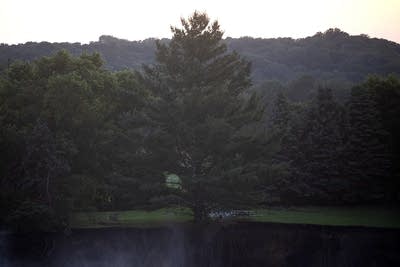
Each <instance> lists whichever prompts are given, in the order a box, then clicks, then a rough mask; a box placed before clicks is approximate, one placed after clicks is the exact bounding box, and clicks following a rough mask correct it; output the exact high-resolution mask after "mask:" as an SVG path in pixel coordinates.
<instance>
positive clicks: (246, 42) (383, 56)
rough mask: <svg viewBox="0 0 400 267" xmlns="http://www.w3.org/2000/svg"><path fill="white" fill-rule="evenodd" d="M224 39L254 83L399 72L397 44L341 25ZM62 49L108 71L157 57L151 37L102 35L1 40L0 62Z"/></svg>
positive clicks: (399, 48) (350, 78)
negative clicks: (301, 34) (95, 55)
mask: <svg viewBox="0 0 400 267" xmlns="http://www.w3.org/2000/svg"><path fill="white" fill-rule="evenodd" d="M163 41H165V42H168V41H169V40H168V39H165V40H163ZM225 42H227V44H228V47H229V49H234V50H236V51H237V52H239V54H241V55H243V56H244V57H246V58H247V59H249V60H250V61H251V62H252V66H253V67H252V76H253V80H254V81H255V82H256V83H257V82H259V81H264V80H271V79H272V80H279V81H283V82H285V81H290V80H293V79H295V78H297V77H299V76H303V75H310V76H313V77H316V78H318V79H324V80H331V79H334V80H344V81H351V82H359V81H361V80H363V79H364V78H365V77H366V76H367V75H369V74H400V44H397V43H394V42H390V41H388V40H384V39H376V38H369V37H368V36H366V35H357V36H350V35H349V34H347V33H345V32H343V31H340V30H339V29H329V30H327V31H326V32H324V33H317V34H315V35H314V36H311V37H307V38H304V39H292V38H277V39H261V38H251V37H242V38H227V39H225ZM60 49H66V50H68V51H70V52H71V53H72V54H74V55H79V54H81V53H82V52H94V51H97V52H99V53H100V54H101V55H102V57H103V59H104V60H105V63H106V66H107V67H108V68H109V69H111V70H121V69H125V68H139V67H140V66H141V65H142V64H148V63H152V62H154V60H155V58H154V51H155V39H146V40H143V41H127V40H123V39H118V38H115V37H112V36H105V35H103V36H101V37H100V38H99V40H98V41H97V42H91V43H90V44H80V43H49V42H41V43H34V42H28V43H25V44H19V45H7V44H1V45H0V66H1V67H2V68H4V67H6V66H7V64H8V62H10V61H13V60H16V59H20V60H32V59H37V58H40V57H42V56H46V55H51V54H54V53H55V52H56V51H58V50H60Z"/></svg>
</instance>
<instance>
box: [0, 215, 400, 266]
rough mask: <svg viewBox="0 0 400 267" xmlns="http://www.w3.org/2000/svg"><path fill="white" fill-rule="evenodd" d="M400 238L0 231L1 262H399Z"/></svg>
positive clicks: (224, 231)
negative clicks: (20, 232)
mask: <svg viewBox="0 0 400 267" xmlns="http://www.w3.org/2000/svg"><path fill="white" fill-rule="evenodd" d="M399 240H400V231H399V230H380V229H371V228H369V229H367V228H335V227H320V226H299V225H291V226H290V225H275V224H257V223H240V224H233V225H203V226H194V225H189V226H188V225H186V226H182V225H181V226H172V227H165V228H157V229H97V230H76V231H73V232H72V233H71V234H70V235H64V234H54V233H53V234H24V235H11V234H2V235H1V243H0V253H1V254H0V255H1V257H0V266H1V267H16V266H18V267H36V266H57V267H106V266H113V267H128V266H129V267H131V266H135V267H136V266H138V267H141V266H144V267H148V266H149V267H150V266H154V267H156V266H157V267H181V266H182V267H197V266H198V267H206V266H209V267H227V266H232V267H236V266H308V267H312V266H341V267H343V266H344V267H345V266H349V267H350V266H363V267H364V266H399V264H400V255H398V251H399V249H400V244H399Z"/></svg>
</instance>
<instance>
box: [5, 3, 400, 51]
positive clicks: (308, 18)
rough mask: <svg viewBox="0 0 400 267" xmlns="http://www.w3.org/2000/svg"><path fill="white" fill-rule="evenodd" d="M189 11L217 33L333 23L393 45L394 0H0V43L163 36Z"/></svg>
mask: <svg viewBox="0 0 400 267" xmlns="http://www.w3.org/2000/svg"><path fill="white" fill-rule="evenodd" d="M194 10H199V11H206V12H207V13H208V14H209V16H210V17H211V19H218V21H219V22H220V24H221V28H222V29H223V30H224V31H225V37H228V36H230V37H241V36H253V37H264V38H270V37H293V38H301V37H306V36H310V35H314V34H315V33H316V32H318V31H322V32H323V31H325V30H327V29H328V28H335V27H336V28H340V29H342V30H343V31H346V32H348V33H350V34H361V33H363V34H368V35H369V36H371V37H378V38H385V39H389V40H392V41H395V42H397V43H400V0H303V1H301V0H244V1H243V0H241V1H235V0H226V1H225V0H223V1H220V0H197V1H192V0H164V1H156V0H141V1H135V0H112V1H103V0H0V43H23V42H27V41H50V42H62V41H68V42H81V43H88V42H90V41H96V40H98V37H99V36H100V35H103V34H106V35H113V36H115V37H118V38H123V39H128V40H143V39H146V38H148V37H156V38H160V37H171V33H170V30H169V26H170V25H174V26H177V25H180V22H179V18H180V17H182V16H183V17H187V16H188V15H190V14H191V13H192V12H193V11H194Z"/></svg>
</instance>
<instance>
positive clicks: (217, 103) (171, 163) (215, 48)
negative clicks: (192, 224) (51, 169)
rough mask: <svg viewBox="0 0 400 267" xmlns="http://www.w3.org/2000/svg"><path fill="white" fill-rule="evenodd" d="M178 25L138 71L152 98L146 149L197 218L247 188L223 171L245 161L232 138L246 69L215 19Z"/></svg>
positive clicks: (239, 119) (199, 17) (200, 17)
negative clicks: (174, 178)
mask: <svg viewBox="0 0 400 267" xmlns="http://www.w3.org/2000/svg"><path fill="white" fill-rule="evenodd" d="M181 22H182V28H176V27H171V30H172V33H173V37H172V39H171V41H170V42H169V43H163V42H158V43H157V52H156V59H157V63H156V64H155V65H152V66H147V67H145V68H144V71H143V78H144V82H145V84H146V86H148V88H150V89H151V92H152V95H153V97H152V99H153V102H152V104H151V105H150V109H151V111H149V113H148V114H149V121H151V123H152V125H153V132H152V134H151V135H152V136H153V139H152V140H153V141H152V142H150V143H152V144H150V145H151V148H150V150H152V151H153V153H155V154H158V155H160V157H161V158H162V159H163V160H162V162H161V163H160V164H159V166H158V168H159V169H160V171H165V172H169V173H176V174H177V175H178V176H179V177H180V179H181V181H182V187H181V188H182V190H176V191H179V192H175V195H178V196H179V199H180V201H182V203H184V204H185V205H188V206H189V207H190V208H192V210H193V212H194V217H195V220H198V221H199V220H203V219H205V218H207V216H208V213H209V211H210V210H211V209H214V208H217V207H221V206H223V205H230V204H232V202H231V201H228V200H227V199H230V200H232V198H231V196H232V193H234V192H238V191H240V190H238V189H239V188H242V189H243V188H245V187H246V186H245V185H246V182H243V183H240V182H238V181H233V180H234V178H235V177H242V178H243V177H245V176H242V175H240V174H241V172H242V171H243V170H236V174H237V175H236V176H234V175H232V173H230V172H229V170H231V169H232V168H233V167H238V166H241V164H242V163H243V162H242V157H241V156H240V153H239V152H238V151H237V147H238V146H236V142H237V140H238V138H235V133H237V131H238V129H239V128H240V127H241V126H242V125H243V122H244V118H243V113H245V112H244V110H243V107H244V105H243V99H244V98H243V97H241V94H242V93H243V92H245V91H246V89H248V88H249V86H250V64H249V62H247V61H245V60H244V59H242V58H241V57H240V56H239V55H238V54H237V53H235V52H228V51H227V47H226V45H225V44H224V42H222V36H223V32H222V31H221V30H220V26H219V24H218V22H217V21H214V22H210V19H209V18H208V16H207V15H206V14H204V13H198V12H195V13H194V14H193V15H192V16H191V17H189V18H188V19H187V20H186V19H181ZM154 143H157V145H156V146H155V145H154ZM228 173H230V174H229V175H228ZM240 186H242V187H240Z"/></svg>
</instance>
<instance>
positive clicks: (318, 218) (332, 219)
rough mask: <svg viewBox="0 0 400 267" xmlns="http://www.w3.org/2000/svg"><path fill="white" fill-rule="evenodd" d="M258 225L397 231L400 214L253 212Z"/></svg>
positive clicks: (382, 210)
mask: <svg viewBox="0 0 400 267" xmlns="http://www.w3.org/2000/svg"><path fill="white" fill-rule="evenodd" d="M250 220H252V221H257V222H277V223H298V224H317V225H333V226H367V227H381V228H400V211H399V210H398V209H394V208H386V207H294V208H281V209H278V208H273V209H263V210H256V211H255V215H254V216H253V217H251V218H250Z"/></svg>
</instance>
